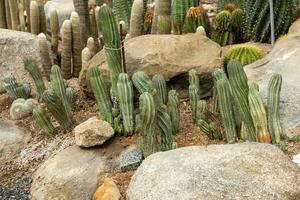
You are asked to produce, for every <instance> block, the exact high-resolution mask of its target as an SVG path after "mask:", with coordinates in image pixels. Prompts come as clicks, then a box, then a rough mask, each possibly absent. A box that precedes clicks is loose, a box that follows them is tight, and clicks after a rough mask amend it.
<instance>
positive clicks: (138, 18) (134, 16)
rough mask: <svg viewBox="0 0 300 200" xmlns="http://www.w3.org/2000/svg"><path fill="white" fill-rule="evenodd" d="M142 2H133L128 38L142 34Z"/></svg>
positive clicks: (138, 0)
mask: <svg viewBox="0 0 300 200" xmlns="http://www.w3.org/2000/svg"><path fill="white" fill-rule="evenodd" d="M143 21H144V1H143V0H134V1H133V4H132V10H131V17H130V29H129V30H130V33H129V34H130V38H134V37H137V36H140V35H142V34H143Z"/></svg>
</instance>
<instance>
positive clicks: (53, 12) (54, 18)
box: [50, 9, 59, 52]
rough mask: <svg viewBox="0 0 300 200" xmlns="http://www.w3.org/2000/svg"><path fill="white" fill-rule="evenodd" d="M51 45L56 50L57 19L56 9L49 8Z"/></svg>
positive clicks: (57, 35)
mask: <svg viewBox="0 0 300 200" xmlns="http://www.w3.org/2000/svg"><path fill="white" fill-rule="evenodd" d="M50 29H51V46H52V49H53V51H54V52H57V48H58V39H59V21H58V15H57V11H56V9H51V10H50Z"/></svg>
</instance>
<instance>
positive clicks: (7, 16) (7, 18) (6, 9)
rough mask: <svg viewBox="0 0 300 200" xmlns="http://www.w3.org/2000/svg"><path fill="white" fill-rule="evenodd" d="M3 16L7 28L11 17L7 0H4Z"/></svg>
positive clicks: (9, 27) (9, 25) (9, 26)
mask: <svg viewBox="0 0 300 200" xmlns="http://www.w3.org/2000/svg"><path fill="white" fill-rule="evenodd" d="M5 18H6V25H7V28H8V29H11V17H10V11H9V0H5Z"/></svg>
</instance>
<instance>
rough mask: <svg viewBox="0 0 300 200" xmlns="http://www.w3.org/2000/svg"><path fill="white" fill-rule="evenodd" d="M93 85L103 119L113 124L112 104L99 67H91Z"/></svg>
mask: <svg viewBox="0 0 300 200" xmlns="http://www.w3.org/2000/svg"><path fill="white" fill-rule="evenodd" d="M90 75H91V79H90V81H91V86H92V90H93V92H94V95H95V98H96V100H97V104H98V107H99V111H100V113H101V116H102V118H103V120H105V121H107V122H109V123H110V124H113V115H112V105H111V102H110V100H109V97H108V96H107V94H106V89H105V85H104V82H103V80H102V78H101V75H100V71H99V69H98V68H97V67H92V68H90Z"/></svg>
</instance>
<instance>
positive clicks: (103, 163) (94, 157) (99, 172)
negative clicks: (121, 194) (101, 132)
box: [30, 145, 124, 200]
mask: <svg viewBox="0 0 300 200" xmlns="http://www.w3.org/2000/svg"><path fill="white" fill-rule="evenodd" d="M123 149H124V148H123V147H122V146H120V145H110V146H109V147H106V148H93V149H82V148H80V147H78V146H76V145H75V146H71V147H68V148H66V149H65V150H63V151H61V152H59V153H58V154H57V155H55V156H54V157H52V158H50V159H48V160H47V161H45V162H44V163H43V164H42V165H41V166H40V167H39V168H38V169H37V171H36V172H35V173H34V174H33V182H32V185H31V189H30V197H31V198H30V199H31V200H52V199H59V200H91V199H92V197H93V194H94V193H95V191H96V190H97V187H98V186H99V183H100V181H101V180H102V179H103V178H104V175H105V174H106V173H110V172H112V171H113V170H118V169H119V167H118V161H117V158H118V156H119V154H120V152H121V151H122V150H123Z"/></svg>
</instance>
